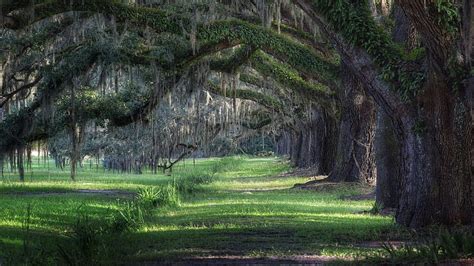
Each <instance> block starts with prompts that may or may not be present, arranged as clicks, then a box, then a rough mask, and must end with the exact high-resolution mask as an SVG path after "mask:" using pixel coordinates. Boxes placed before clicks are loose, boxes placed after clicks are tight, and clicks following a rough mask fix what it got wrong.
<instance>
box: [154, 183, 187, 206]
mask: <svg viewBox="0 0 474 266" xmlns="http://www.w3.org/2000/svg"><path fill="white" fill-rule="evenodd" d="M156 202H157V206H160V207H177V206H179V205H180V204H181V199H180V195H179V191H178V189H177V188H176V185H174V184H171V183H168V184H167V185H166V186H163V187H161V188H160V190H159V193H158V197H157V199H156Z"/></svg>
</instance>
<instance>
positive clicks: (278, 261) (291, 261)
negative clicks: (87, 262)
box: [144, 255, 352, 265]
mask: <svg viewBox="0 0 474 266" xmlns="http://www.w3.org/2000/svg"><path fill="white" fill-rule="evenodd" d="M351 261H352V260H350V259H341V258H340V257H329V256H313V255H299V256H285V257H277V256H270V257H262V258H256V257H247V256H208V257H193V258H188V259H183V260H180V261H173V262H165V261H157V262H153V263H145V264H144V265H282V264H283V265H326V264H328V263H335V262H351Z"/></svg>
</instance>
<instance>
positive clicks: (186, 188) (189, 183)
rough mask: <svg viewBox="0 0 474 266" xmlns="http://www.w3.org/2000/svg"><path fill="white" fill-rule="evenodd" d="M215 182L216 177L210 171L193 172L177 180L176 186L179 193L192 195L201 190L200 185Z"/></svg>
mask: <svg viewBox="0 0 474 266" xmlns="http://www.w3.org/2000/svg"><path fill="white" fill-rule="evenodd" d="M215 180H216V176H215V175H214V174H212V173H210V172H208V171H192V172H187V173H185V174H182V175H180V176H179V177H178V178H176V179H175V185H176V188H177V189H178V191H179V192H181V193H183V194H192V193H194V192H196V191H197V190H198V189H199V186H200V185H205V184H210V183H212V182H214V181H215Z"/></svg>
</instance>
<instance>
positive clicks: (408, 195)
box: [396, 75, 473, 228]
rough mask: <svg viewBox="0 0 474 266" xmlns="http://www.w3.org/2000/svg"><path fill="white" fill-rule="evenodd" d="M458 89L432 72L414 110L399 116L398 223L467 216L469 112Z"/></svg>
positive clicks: (457, 220)
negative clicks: (400, 167)
mask: <svg viewBox="0 0 474 266" xmlns="http://www.w3.org/2000/svg"><path fill="white" fill-rule="evenodd" d="M456 94H457V93H456V92H453V91H451V89H450V88H449V86H448V85H447V84H446V83H445V81H444V80H443V79H442V78H440V77H439V76H438V75H430V76H429V77H428V82H427V85H426V89H425V91H424V92H423V95H420V99H421V100H420V107H419V108H417V110H418V111H417V112H413V113H412V114H411V115H410V117H406V118H405V119H403V125H402V127H403V135H402V138H401V141H402V155H403V157H402V158H403V161H402V166H403V168H402V176H403V178H404V179H403V190H402V194H401V199H400V203H399V209H398V211H397V215H396V220H397V222H398V223H400V224H403V225H406V226H409V227H413V228H418V227H423V226H426V225H429V224H433V223H441V224H445V225H455V224H468V223H470V222H471V215H472V214H471V212H472V210H473V209H472V194H471V193H472V191H471V181H472V180H471V178H472V172H471V159H470V149H471V145H472V136H471V130H470V125H471V118H470V114H469V109H468V107H467V106H466V105H465V104H464V103H463V102H462V101H461V100H460V98H459V97H458V96H457V95H456ZM421 106H422V108H421Z"/></svg>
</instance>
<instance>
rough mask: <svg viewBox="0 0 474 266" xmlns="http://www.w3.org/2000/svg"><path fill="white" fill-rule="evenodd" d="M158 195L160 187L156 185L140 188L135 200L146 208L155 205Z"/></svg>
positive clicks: (156, 204)
mask: <svg viewBox="0 0 474 266" xmlns="http://www.w3.org/2000/svg"><path fill="white" fill-rule="evenodd" d="M159 197H160V189H159V188H158V187H144V188H140V189H139V190H138V193H137V200H138V201H139V202H140V203H141V204H143V206H145V208H147V209H148V208H153V207H157V206H158V198H159Z"/></svg>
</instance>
